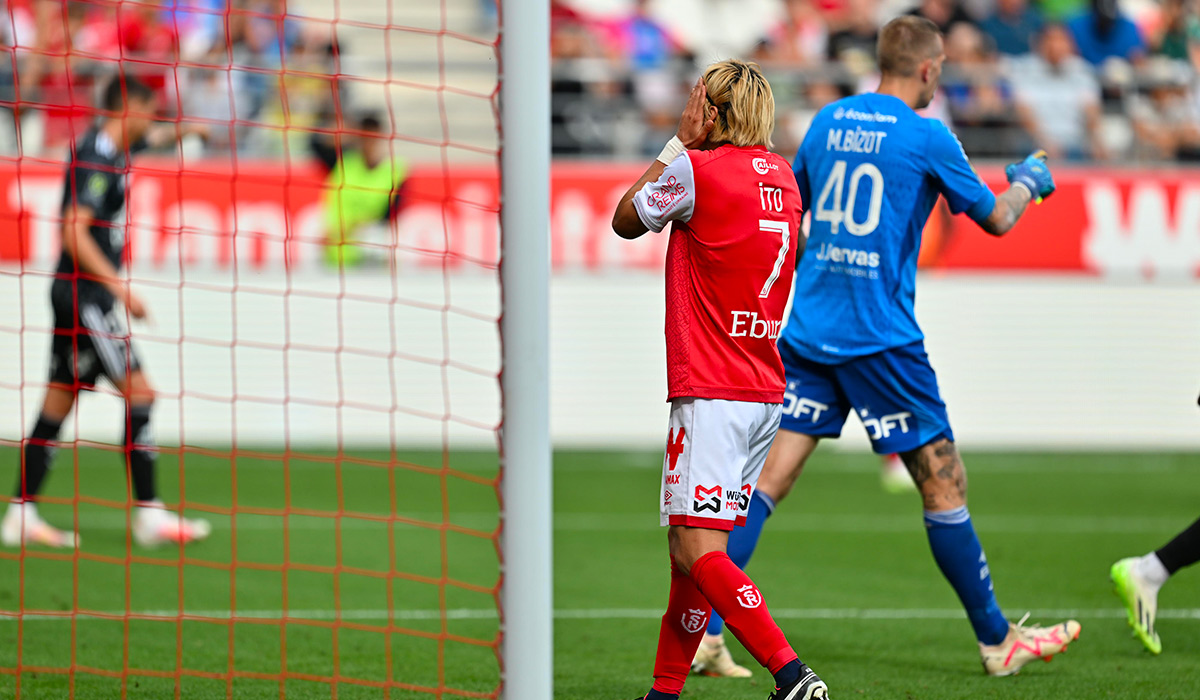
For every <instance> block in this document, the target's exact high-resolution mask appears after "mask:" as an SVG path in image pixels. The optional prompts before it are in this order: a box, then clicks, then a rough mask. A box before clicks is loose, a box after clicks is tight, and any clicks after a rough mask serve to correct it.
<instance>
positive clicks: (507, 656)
mask: <svg viewBox="0 0 1200 700" xmlns="http://www.w3.org/2000/svg"><path fill="white" fill-rule="evenodd" d="M500 129H501V137H500V201H501V210H500V224H501V229H502V232H501V244H500V245H501V251H500V286H501V294H502V307H501V308H502V311H501V314H502V315H501V322H500V338H501V345H502V348H503V349H502V357H501V362H502V365H501V366H502V369H501V387H500V388H501V395H502V401H503V421H502V428H501V449H502V452H503V455H502V457H501V460H502V461H501V465H502V470H503V471H502V483H501V494H502V495H503V498H504V504H503V518H504V521H503V534H502V540H501V547H502V552H503V555H502V556H503V564H502V567H503V568H502V571H503V588H502V591H501V606H502V610H503V618H502V619H503V626H502V633H503V643H502V648H501V654H502V657H503V664H504V676H503V697H504V698H506V700H550V699H551V698H552V697H553V696H554V679H553V655H554V645H553V625H554V615H553V585H552V581H553V567H552V544H553V529H552V511H553V488H552V484H553V482H552V474H551V455H550V386H549V385H550V379H549V367H550V356H549V355H550V352H549V347H550V342H549V340H550V339H549V295H550V290H549V280H550V215H549V211H550V5H549V0H514V1H510V2H501V3H500Z"/></svg>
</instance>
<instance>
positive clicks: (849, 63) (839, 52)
mask: <svg viewBox="0 0 1200 700" xmlns="http://www.w3.org/2000/svg"><path fill="white" fill-rule="evenodd" d="M878 12H879V6H878V2H877V0H846V17H847V20H846V21H847V25H846V26H845V27H843V28H842V29H840V30H838V31H836V32H833V33H831V34H830V35H829V46H828V49H827V50H826V52H825V57H826V58H828V59H829V60H831V61H837V62H839V63H841V64H842V65H844V66H846V68H847V69H848V70H850V71H851V72H852V73H854V74H855V75H866V74H868V73H874V72H875V43H876V42H877V41H878V39H879V18H878Z"/></svg>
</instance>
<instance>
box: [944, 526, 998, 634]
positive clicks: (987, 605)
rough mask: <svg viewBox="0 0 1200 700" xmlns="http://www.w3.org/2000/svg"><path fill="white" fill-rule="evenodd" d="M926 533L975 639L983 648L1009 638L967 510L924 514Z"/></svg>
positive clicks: (985, 559) (990, 577) (981, 548)
mask: <svg viewBox="0 0 1200 700" xmlns="http://www.w3.org/2000/svg"><path fill="white" fill-rule="evenodd" d="M925 530H926V533H927V534H928V535H929V547H930V549H932V550H933V558H934V560H935V561H937V565H938V568H940V569H941V570H942V574H943V575H944V576H945V577H946V580H947V581H949V582H950V585H951V586H953V587H954V592H955V593H958V599H959V600H961V601H962V604H963V607H964V608H966V609H967V617H968V618H970V620H971V627H973V628H975V637H976V638H978V639H979V641H980V642H983V643H984V644H999V643H1000V642H1002V641H1004V637H1005V636H1006V635H1007V634H1008V620H1007V619H1005V617H1004V613H1002V612H1000V605H999V603H997V602H996V595H995V594H994V593H993V592H992V575H991V573H990V572H989V571H988V564H987V557H985V556H984V554H983V547H981V546H980V545H979V538H978V537H976V536H975V527H974V526H973V525H971V514H970V513H969V512H968V511H967V507H966V506H962V507H960V508H955V509H954V510H946V511H939V512H930V511H925Z"/></svg>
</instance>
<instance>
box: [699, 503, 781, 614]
mask: <svg viewBox="0 0 1200 700" xmlns="http://www.w3.org/2000/svg"><path fill="white" fill-rule="evenodd" d="M774 512H775V501H774V500H772V499H771V497H770V496H768V495H767V494H765V493H763V492H762V491H757V490H756V491H755V492H754V493H753V494H751V496H750V508H749V509H748V511H747V513H746V524H745V525H743V526H741V527H735V528H733V532H731V533H729V547H728V549H727V553H728V554H729V558H730V559H731V560H732V561H733V563H734V564H737V565H738V567H740V568H742V569H745V568H746V564H749V563H750V557H751V555H753V554H754V548H755V547H757V546H758V538H759V536H760V535H762V529H763V523H765V522H767V517H768V516H770V515H771V513H774ZM724 626H725V621H724V620H722V619H721V616H720V615H718V614H717V611H716V610H713V612H712V617H711V618H709V620H708V633H709V634H720V633H721V629H722V628H723V627H724Z"/></svg>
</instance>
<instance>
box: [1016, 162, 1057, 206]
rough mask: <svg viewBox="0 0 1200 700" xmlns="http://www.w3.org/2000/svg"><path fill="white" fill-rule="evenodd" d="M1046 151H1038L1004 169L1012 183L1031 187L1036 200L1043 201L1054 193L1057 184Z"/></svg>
mask: <svg viewBox="0 0 1200 700" xmlns="http://www.w3.org/2000/svg"><path fill="white" fill-rule="evenodd" d="M1046 157H1047V156H1046V152H1045V151H1037V152H1035V153H1032V154H1030V155H1029V156H1028V157H1027V158H1026V159H1025V160H1023V161H1021V162H1019V163H1011V164H1010V165H1009V166H1008V167H1006V168H1005V169H1004V174H1005V175H1006V176H1007V177H1008V181H1009V183H1010V184H1021V185H1024V186H1025V187H1027V188H1028V189H1029V192H1030V194H1031V195H1033V198H1034V200H1036V201H1039V202H1040V201H1042V200H1043V199H1045V198H1046V197H1049V196H1050V195H1052V194H1054V190H1055V189H1057V185H1055V184H1054V176H1053V175H1051V174H1050V166H1048V165H1047V164H1046Z"/></svg>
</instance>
